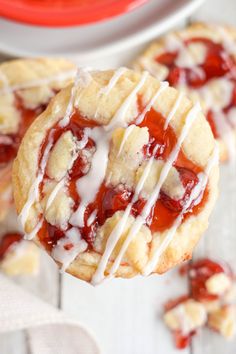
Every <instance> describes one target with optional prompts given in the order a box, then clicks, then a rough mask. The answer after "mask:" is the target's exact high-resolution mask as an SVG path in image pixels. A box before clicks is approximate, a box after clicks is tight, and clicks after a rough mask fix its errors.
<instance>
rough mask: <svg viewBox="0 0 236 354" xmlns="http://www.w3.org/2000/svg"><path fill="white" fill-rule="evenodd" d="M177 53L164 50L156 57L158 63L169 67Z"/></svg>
mask: <svg viewBox="0 0 236 354" xmlns="http://www.w3.org/2000/svg"><path fill="white" fill-rule="evenodd" d="M177 56H178V53H177V52H166V53H163V54H161V55H160V56H158V57H157V58H156V60H157V61H158V63H160V64H162V65H165V66H168V67H171V66H172V65H174V63H175V59H176V58H177Z"/></svg>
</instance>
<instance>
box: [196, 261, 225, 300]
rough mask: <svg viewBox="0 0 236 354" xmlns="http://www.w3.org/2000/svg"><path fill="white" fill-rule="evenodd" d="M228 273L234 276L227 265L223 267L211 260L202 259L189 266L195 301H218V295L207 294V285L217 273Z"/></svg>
mask: <svg viewBox="0 0 236 354" xmlns="http://www.w3.org/2000/svg"><path fill="white" fill-rule="evenodd" d="M222 272H224V273H227V274H228V275H230V276H232V271H231V269H230V268H229V266H227V265H224V266H223V265H221V264H219V263H217V262H214V261H212V260H210V259H201V260H199V261H197V262H194V263H193V264H190V266H189V276H190V284H191V293H192V297H193V298H194V299H195V300H209V301H211V300H216V299H218V295H212V294H209V293H208V292H207V289H206V286H205V283H206V281H207V279H208V278H210V277H211V276H212V275H214V274H217V273H222Z"/></svg>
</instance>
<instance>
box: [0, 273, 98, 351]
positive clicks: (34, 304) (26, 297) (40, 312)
mask: <svg viewBox="0 0 236 354" xmlns="http://www.w3.org/2000/svg"><path fill="white" fill-rule="evenodd" d="M16 330H27V332H28V337H29V345H30V349H31V353H32V354H99V353H101V352H100V350H99V348H98V345H97V343H96V342H95V340H94V338H93V336H92V335H91V334H90V333H89V332H88V330H87V329H85V328H84V327H83V325H81V324H80V323H79V322H77V321H73V320H70V319H69V318H68V317H67V316H66V315H65V314H64V313H63V312H62V311H60V310H58V309H56V308H54V307H52V306H51V305H49V304H47V303H45V302H43V301H42V300H40V299H39V298H37V297H36V296H34V295H32V294H30V293H28V292H27V291H25V290H24V289H23V288H21V287H20V286H18V285H16V284H14V283H13V282H12V281H10V280H9V279H7V278H6V277H5V276H4V275H2V274H0V333H3V332H10V331H16Z"/></svg>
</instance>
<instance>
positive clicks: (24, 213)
mask: <svg viewBox="0 0 236 354" xmlns="http://www.w3.org/2000/svg"><path fill="white" fill-rule="evenodd" d="M53 135H54V130H51V132H50V134H49V141H48V145H47V146H46V149H45V151H44V154H43V158H42V161H41V164H40V168H39V173H38V176H37V177H36V179H35V181H34V183H33V184H32V186H31V188H30V190H29V194H28V199H27V201H26V203H25V205H24V207H23V208H22V210H21V213H20V214H19V220H20V222H21V225H22V226H23V228H24V227H25V223H26V220H27V217H28V214H29V211H30V208H31V207H32V205H33V204H34V203H35V202H36V201H38V197H39V185H40V183H41V182H42V180H43V177H44V172H45V168H46V166H47V161H48V157H49V152H50V150H51V149H52V146H53Z"/></svg>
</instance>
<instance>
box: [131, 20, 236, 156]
mask: <svg viewBox="0 0 236 354" xmlns="http://www.w3.org/2000/svg"><path fill="white" fill-rule="evenodd" d="M134 67H135V68H136V69H139V70H140V69H141V70H148V71H149V72H150V73H151V74H152V75H154V76H156V77H157V78H158V79H159V80H167V81H168V82H169V83H170V85H171V86H174V87H176V88H178V89H180V90H181V91H182V92H184V93H185V94H186V95H188V96H189V97H190V98H191V99H192V100H193V101H194V102H195V101H200V103H201V105H202V108H203V111H204V113H205V115H206V118H207V120H208V122H209V124H210V126H211V128H212V132H213V134H214V136H215V138H216V139H217V140H218V141H219V143H220V158H221V160H222V161H224V160H230V161H234V160H235V158H236V141H235V138H236V30H235V29H232V28H229V27H223V26H218V25H208V24H203V23H197V24H193V25H191V26H189V27H187V28H185V29H183V30H181V31H178V32H174V33H170V34H167V35H166V36H165V37H163V38H162V39H159V40H158V41H157V42H155V43H153V44H152V45H151V46H150V47H149V48H148V49H147V50H146V51H145V52H144V53H143V54H142V55H141V56H140V58H138V59H137V61H136V62H135V63H134Z"/></svg>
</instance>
